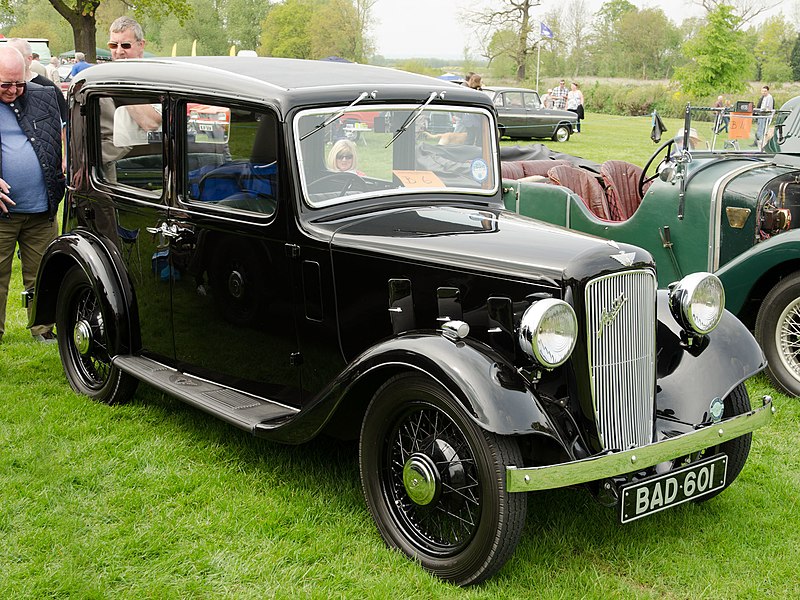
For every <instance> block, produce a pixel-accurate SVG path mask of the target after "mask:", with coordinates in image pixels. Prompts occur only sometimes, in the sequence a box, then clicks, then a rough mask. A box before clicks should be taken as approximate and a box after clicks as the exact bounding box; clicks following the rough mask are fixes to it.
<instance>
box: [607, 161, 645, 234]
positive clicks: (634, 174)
mask: <svg viewBox="0 0 800 600" xmlns="http://www.w3.org/2000/svg"><path fill="white" fill-rule="evenodd" d="M600 175H601V176H602V177H603V181H605V183H606V194H607V196H608V201H609V205H614V207H615V208H616V211H615V212H618V213H619V220H620V221H624V220H625V219H629V218H630V217H631V216H632V215H633V213H635V212H636V209H637V208H639V204H641V202H642V197H641V196H640V195H639V178H640V177H641V175H642V169H641V168H640V167H637V166H636V165H634V164H631V163H629V162H625V161H624V160H607V161H606V162H604V163H603V164H602V165H600Z"/></svg>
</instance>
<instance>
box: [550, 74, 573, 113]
mask: <svg viewBox="0 0 800 600" xmlns="http://www.w3.org/2000/svg"><path fill="white" fill-rule="evenodd" d="M565 83H566V82H565V81H564V80H563V79H562V80H561V81H559V82H558V87H555V88H553V91H552V92H551V93H550V96H551V97H552V98H553V108H557V109H559V110H564V109H565V108H566V107H567V94H568V93H569V90H567V87H566V85H564V84H565Z"/></svg>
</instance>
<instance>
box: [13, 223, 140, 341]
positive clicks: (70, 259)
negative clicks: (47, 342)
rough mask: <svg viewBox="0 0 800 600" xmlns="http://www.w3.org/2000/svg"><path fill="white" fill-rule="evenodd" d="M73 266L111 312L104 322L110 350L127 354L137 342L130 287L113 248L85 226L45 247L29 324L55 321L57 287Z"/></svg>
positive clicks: (136, 321)
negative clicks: (83, 228)
mask: <svg viewBox="0 0 800 600" xmlns="http://www.w3.org/2000/svg"><path fill="white" fill-rule="evenodd" d="M75 266H77V267H80V268H81V269H82V270H83V272H84V273H85V274H86V277H87V278H88V280H89V281H90V282H91V284H92V287H93V288H94V290H95V292H96V294H97V296H98V298H100V300H101V302H103V304H104V306H105V308H106V314H107V315H110V316H111V322H109V323H107V326H108V331H109V337H110V340H111V343H112V348H111V352H112V354H130V353H131V352H132V351H133V350H134V349H136V348H138V347H139V346H140V345H141V341H140V337H139V330H138V327H135V326H134V325H133V324H134V323H138V318H137V315H138V312H137V309H136V298H135V294H134V291H133V287H132V286H131V283H130V280H129V279H128V276H127V273H126V271H125V268H124V263H123V261H122V257H121V256H120V255H119V252H118V251H117V250H116V248H114V247H113V246H112V245H111V244H109V243H108V242H106V241H103V240H102V239H101V238H99V237H97V236H96V235H94V234H93V233H91V232H89V231H86V230H80V229H79V230H75V231H73V232H71V233H67V234H64V235H61V236H59V237H57V238H56V239H55V240H54V241H53V242H52V243H51V244H50V245H49V246H48V247H47V250H46V251H45V253H44V255H43V257H42V261H41V264H40V266H39V274H38V276H37V278H36V289H35V293H34V296H33V304H32V306H31V320H30V322H29V327H32V326H34V325H43V324H47V323H53V322H55V318H56V306H57V303H58V291H59V289H60V288H61V283H62V281H63V280H64V276H65V275H66V274H67V272H68V271H69V270H70V269H71V268H72V267H75ZM62 333H64V332H62Z"/></svg>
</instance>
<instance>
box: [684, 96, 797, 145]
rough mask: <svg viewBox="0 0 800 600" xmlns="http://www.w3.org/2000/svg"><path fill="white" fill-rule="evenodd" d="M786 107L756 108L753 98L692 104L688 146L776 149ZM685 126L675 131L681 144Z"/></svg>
mask: <svg viewBox="0 0 800 600" xmlns="http://www.w3.org/2000/svg"><path fill="white" fill-rule="evenodd" d="M788 115H789V111H781V110H763V111H762V110H759V109H758V108H753V104H752V102H737V103H736V104H735V105H731V106H723V107H712V108H699V107H694V106H693V107H691V108H690V116H691V122H690V127H689V144H688V149H689V150H690V151H693V152H703V151H711V152H725V153H729V152H743V153H744V152H746V153H753V152H769V153H774V152H778V151H779V148H780V145H781V144H782V143H783V142H784V137H785V136H786V134H787V133H788V132H786V131H784V128H783V123H784V121H785V120H786V117H787V116H788ZM684 131H685V127H682V128H681V129H680V131H678V132H677V133H676V135H675V140H676V143H677V144H678V147H679V148H682V147H683V138H684V135H683V134H684Z"/></svg>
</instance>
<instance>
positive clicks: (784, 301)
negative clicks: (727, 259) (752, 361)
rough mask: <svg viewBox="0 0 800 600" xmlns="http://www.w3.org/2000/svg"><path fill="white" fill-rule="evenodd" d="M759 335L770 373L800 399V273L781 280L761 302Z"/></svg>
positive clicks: (757, 318)
mask: <svg viewBox="0 0 800 600" xmlns="http://www.w3.org/2000/svg"><path fill="white" fill-rule="evenodd" d="M755 336H756V340H758V344H759V345H760V346H761V349H762V350H763V351H764V355H765V356H766V357H767V374H768V375H769V378H770V379H771V380H772V382H773V383H774V384H775V385H776V386H777V387H778V388H780V389H781V390H783V391H784V392H786V393H787V394H791V395H793V396H800V273H793V274H791V275H789V276H787V277H785V278H784V279H781V280H780V281H779V282H778V283H776V284H775V286H774V287H773V288H772V289H771V290H770V291H769V293H768V294H767V295H766V296H765V297H764V300H762V301H761V306H760V307H759V309H758V315H757V317H756V327H755Z"/></svg>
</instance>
